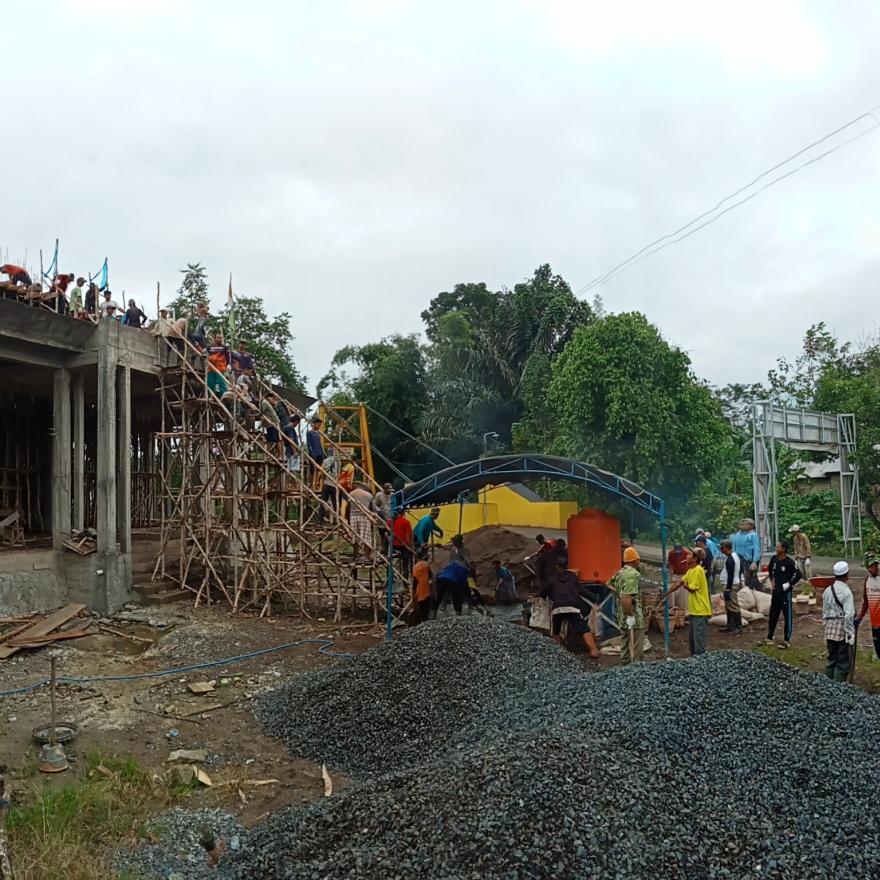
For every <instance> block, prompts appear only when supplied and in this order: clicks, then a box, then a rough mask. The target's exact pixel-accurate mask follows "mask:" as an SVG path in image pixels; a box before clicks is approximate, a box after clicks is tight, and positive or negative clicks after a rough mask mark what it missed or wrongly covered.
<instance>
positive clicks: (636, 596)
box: [611, 547, 645, 666]
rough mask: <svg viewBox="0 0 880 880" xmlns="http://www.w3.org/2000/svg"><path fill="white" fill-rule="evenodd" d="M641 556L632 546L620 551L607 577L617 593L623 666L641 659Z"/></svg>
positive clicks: (643, 621)
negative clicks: (616, 567) (619, 565)
mask: <svg viewBox="0 0 880 880" xmlns="http://www.w3.org/2000/svg"><path fill="white" fill-rule="evenodd" d="M640 564H641V557H640V556H639V552H638V550H636V548H635V547H627V548H626V550H625V551H624V553H623V568H621V569H620V571H618V572H617V574H616V575H614V577H612V578H611V589H612V590H614V592H615V593H616V594H617V626H618V628H619V629H620V634H621V635H622V636H623V645H622V647H621V649H620V665H621V666H626V665H628V664H629V663H635V662H636V661H638V660H641V659H642V651H643V647H644V642H645V617H644V614H643V612H642V595H641V592H640V591H639V565H640Z"/></svg>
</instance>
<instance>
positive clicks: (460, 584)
mask: <svg viewBox="0 0 880 880" xmlns="http://www.w3.org/2000/svg"><path fill="white" fill-rule="evenodd" d="M433 512H434V511H431V513H433ZM438 513H439V511H438ZM419 525H421V523H419ZM416 528H418V526H416ZM436 585H437V596H436V598H435V599H434V610H435V611H436V610H437V609H438V608H439V607H440V605H441V604H442V603H443V600H444V599H445V598H446V594H447V593H449V595H450V596H452V605H453V607H454V608H455V613H456V614H457V615H458V616H459V617H460V616H461V609H462V607H463V605H464V599H465V596H466V595H467V593H468V570H467V566H466V565H465V564H464V563H462V562H459V561H458V560H456V561H454V562H450V563H449V565H447V566H446V568H443V569H441V570H440V574H438V575H437V581H436Z"/></svg>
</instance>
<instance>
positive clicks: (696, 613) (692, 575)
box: [670, 547, 712, 657]
mask: <svg viewBox="0 0 880 880" xmlns="http://www.w3.org/2000/svg"><path fill="white" fill-rule="evenodd" d="M704 561H705V551H704V550H703V548H702V547H698V548H697V549H696V550H695V551H694V552H693V553H692V554H691V557H690V559H689V561H688V566H689V567H688V570H687V571H686V572H685V573H684V575H683V576H682V578H681V580H680V581H679V582H678V583H677V584H676V585H675V586H674V587H673V588H672V590H671V591H670V592H675V591H676V590H677V589H679V588H680V587H684V588H685V590H687V601H688V616H689V618H690V624H689V629H688V642H689V644H690V650H691V657H694V656H696V655H697V654H705V653H706V635H707V633H708V630H709V618H710V617H711V616H712V601H711V600H710V598H709V581H708V580H707V579H706V569H705V568H704V567H703V562H704Z"/></svg>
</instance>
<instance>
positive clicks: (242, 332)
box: [213, 296, 306, 391]
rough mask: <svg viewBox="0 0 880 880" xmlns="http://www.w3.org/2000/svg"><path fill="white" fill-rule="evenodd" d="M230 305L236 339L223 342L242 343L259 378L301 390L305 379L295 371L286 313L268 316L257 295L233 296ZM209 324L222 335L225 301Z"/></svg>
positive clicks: (226, 317) (226, 315)
mask: <svg viewBox="0 0 880 880" xmlns="http://www.w3.org/2000/svg"><path fill="white" fill-rule="evenodd" d="M234 308H235V329H236V337H237V338H236V339H227V342H228V343H229V344H231V345H233V346H237V345H238V343H239V342H242V341H243V342H245V343H246V344H247V346H248V348H249V349H250V351H251V353H252V354H253V356H254V363H255V364H256V368H257V372H258V373H259V374H260V375H261V376H262V377H263V378H265V379H267V380H269V381H271V382H277V383H278V384H280V385H284V386H285V387H287V388H293V389H295V390H297V391H304V390H305V385H306V378H305V376H303V375H302V374H301V373H300V372H299V370H297V368H296V365H295V364H294V362H293V354H292V352H291V346H292V345H293V333H292V332H291V330H290V321H291V316H290V314H289V313H288V312H281V313H280V314H278V315H274V316H272V317H270V316H269V315H268V314H266V308H265V306H264V305H263V300H262V299H261V298H260V297H258V296H237V297H236V298H235V305H234ZM213 325H214V329H217V330H219V332H221V333H223V334H224V336H225V335H226V328H227V327H228V326H229V305H228V303H227V304H226V305H225V306H224V307H223V310H222V311H221V312H220V314H219V316H218V318H217V320H216V321H214V322H213Z"/></svg>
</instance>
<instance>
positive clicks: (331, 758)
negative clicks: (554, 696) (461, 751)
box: [254, 615, 581, 774]
mask: <svg viewBox="0 0 880 880" xmlns="http://www.w3.org/2000/svg"><path fill="white" fill-rule="evenodd" d="M580 669H581V666H580V664H579V663H578V661H577V660H576V659H575V658H574V657H572V656H571V655H570V654H568V653H566V652H563V651H560V650H559V649H558V648H557V647H556V645H554V644H553V643H552V642H551V641H550V640H549V639H547V638H544V637H542V636H539V635H537V634H535V633H533V632H530V631H528V630H526V629H523V628H522V627H518V626H511V625H509V624H501V623H498V622H495V621H492V620H490V619H487V618H485V617H483V616H480V615H474V616H472V617H460V618H452V619H448V620H438V621H436V622H433V623H431V624H424V625H422V626H419V627H415V628H414V629H411V630H407V631H406V632H404V633H402V634H401V635H400V636H398V637H396V638H395V640H394V641H393V642H392V643H390V644H388V643H384V644H382V645H379V646H377V647H375V648H373V649H372V650H370V651H367V652H366V653H364V654H359V655H358V656H357V657H354V658H353V659H352V660H349V661H346V662H345V663H339V664H337V665H334V666H332V667H330V668H327V669H319V670H314V671H311V672H307V673H306V674H304V675H300V676H297V677H296V678H294V679H292V680H291V681H290V682H289V683H287V684H286V685H284V686H283V687H280V688H277V689H275V690H272V691H269V692H266V693H264V694H262V695H260V696H259V697H258V698H257V699H256V700H255V707H254V708H255V713H256V715H257V718H258V719H259V720H260V722H261V723H262V725H263V727H264V728H265V730H266V732H267V733H269V734H271V735H273V736H277V737H279V738H281V739H282V740H283V741H284V743H285V744H286V745H287V748H288V750H289V751H290V753H291V754H293V755H295V756H298V757H304V758H309V759H311V760H314V761H320V762H326V763H327V764H328V765H330V766H332V767H335V768H339V769H342V770H345V771H347V772H353V773H361V774H364V773H371V772H383V771H386V770H389V769H394V768H397V767H401V766H407V765H411V764H413V763H415V762H420V761H424V760H426V759H428V758H430V757H431V756H432V755H433V754H435V753H439V752H442V751H444V750H446V749H448V748H453V747H455V746H456V745H457V744H459V743H462V742H467V740H463V739H462V734H466V733H467V731H468V730H469V729H470V728H471V727H472V725H473V724H474V722H475V721H476V720H477V719H479V718H480V717H481V716H483V715H484V714H486V713H487V712H489V711H491V710H492V708H493V707H495V706H496V705H497V704H498V703H499V702H502V701H504V700H505V699H506V698H508V697H509V698H513V697H514V696H515V695H516V694H519V693H521V692H528V693H532V692H536V691H537V692H540V691H541V689H543V687H544V686H545V685H546V683H547V681H548V679H550V678H553V677H559V678H571V677H572V676H577V674H578V672H579V671H580Z"/></svg>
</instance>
